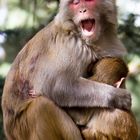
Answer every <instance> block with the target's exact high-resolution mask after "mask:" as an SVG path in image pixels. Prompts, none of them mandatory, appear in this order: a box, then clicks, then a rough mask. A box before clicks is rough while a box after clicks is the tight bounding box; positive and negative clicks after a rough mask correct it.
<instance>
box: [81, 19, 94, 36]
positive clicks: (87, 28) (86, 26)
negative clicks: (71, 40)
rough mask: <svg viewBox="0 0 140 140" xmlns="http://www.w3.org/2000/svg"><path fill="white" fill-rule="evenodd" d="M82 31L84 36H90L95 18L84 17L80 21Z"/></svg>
mask: <svg viewBox="0 0 140 140" xmlns="http://www.w3.org/2000/svg"><path fill="white" fill-rule="evenodd" d="M81 28H82V33H83V35H84V36H91V35H93V33H94V29H95V19H86V20H82V21H81Z"/></svg>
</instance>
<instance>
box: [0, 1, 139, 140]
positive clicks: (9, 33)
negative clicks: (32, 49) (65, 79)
mask: <svg viewBox="0 0 140 140" xmlns="http://www.w3.org/2000/svg"><path fill="white" fill-rule="evenodd" d="M117 5H118V23H119V26H118V35H119V37H120V39H121V40H122V41H123V43H124V44H125V47H126V48H127V50H128V55H127V56H126V57H125V60H126V62H127V64H128V66H129V70H130V75H129V77H128V80H127V88H128V89H129V90H130V91H131V92H132V99H133V100H132V101H133V106H132V109H133V112H134V114H135V116H136V119H137V122H138V125H139V128H140V0H125V1H122V0H118V1H117ZM57 9H58V0H24V1H23V0H0V97H1V95H2V90H3V84H4V79H5V77H6V74H7V72H8V70H9V68H10V66H11V63H12V62H13V60H14V58H15V56H16V55H17V53H18V52H19V51H20V49H21V48H22V47H23V46H24V44H25V43H26V42H27V41H28V40H29V39H30V38H31V37H32V36H33V35H34V34H35V33H36V32H37V31H38V30H40V29H41V28H43V27H44V26H45V25H47V23H48V22H50V21H51V20H52V19H53V17H54V16H55V14H56V12H57ZM0 99H1V98H0ZM11 102H12V101H11ZM0 140H5V137H4V134H3V125H2V112H0ZM139 140H140V138H139Z"/></svg>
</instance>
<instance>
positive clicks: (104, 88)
mask: <svg viewBox="0 0 140 140" xmlns="http://www.w3.org/2000/svg"><path fill="white" fill-rule="evenodd" d="M116 21H117V20H116V7H115V1H114V0H60V9H59V12H58V14H57V15H56V17H55V19H54V20H53V21H52V22H51V23H50V24H49V25H48V26H47V27H45V28H44V29H42V30H41V31H40V32H39V33H37V34H36V35H35V36H34V37H33V38H32V39H31V40H30V41H29V42H28V43H27V44H26V45H25V47H24V48H23V49H22V50H21V52H20V53H19V54H18V56H17V57H16V59H15V61H14V63H13V65H12V67H11V70H10V72H9V74H8V76H7V79H6V82H5V86H4V92H3V97H2V109H3V118H4V129H5V133H6V136H7V138H8V140H46V138H47V139H48V140H62V139H64V140H81V139H82V138H81V135H80V132H79V130H78V129H77V127H76V126H75V125H72V120H71V119H70V117H69V116H68V115H66V114H65V112H63V111H62V110H60V109H59V108H58V107H56V109H55V107H54V106H55V105H54V104H53V103H52V102H51V101H50V100H52V101H53V102H54V103H55V104H57V105H58V106H60V107H106V108H120V109H127V110H129V109H130V107H131V97H130V94H129V93H128V91H127V90H125V89H120V88H115V87H113V86H110V85H107V84H103V83H98V82H95V81H92V80H88V79H86V78H84V77H87V76H88V75H87V67H88V66H89V64H90V63H91V62H94V61H96V60H97V59H100V58H102V57H106V56H113V57H121V56H123V55H124V53H125V49H124V48H123V46H122V44H121V42H120V40H119V39H118V38H117V32H116ZM31 90H34V91H35V95H42V96H41V97H37V98H35V99H32V98H31V97H30V96H29V93H30V91H31ZM45 111H46V112H45ZM48 114H49V115H48ZM60 114H61V115H60ZM50 115H51V116H52V117H50ZM55 115H57V116H58V118H55V117H54V116H55ZM65 116H66V117H65ZM64 118H65V119H64ZM58 120H59V122H58ZM67 123H68V126H69V128H67V129H65V127H66V126H67V125H66V124H67ZM48 124H49V125H48Z"/></svg>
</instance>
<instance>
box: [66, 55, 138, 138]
mask: <svg viewBox="0 0 140 140" xmlns="http://www.w3.org/2000/svg"><path fill="white" fill-rule="evenodd" d="M89 74H90V75H92V76H91V77H90V78H89V79H90V80H94V81H98V82H102V83H106V84H109V85H112V86H114V87H117V88H125V79H126V77H127V74H128V67H127V66H126V64H125V63H124V61H123V60H122V59H120V58H110V57H108V58H103V59H101V60H99V61H98V62H97V63H96V64H95V65H94V67H93V65H91V66H90V67H89ZM97 94H98V93H97ZM66 112H67V113H68V114H69V115H70V116H71V117H72V119H73V120H74V122H76V124H77V125H78V126H79V127H80V128H81V132H82V135H83V137H84V139H85V140H93V139H94V140H136V139H137V136H138V128H137V124H136V120H135V117H134V116H133V114H132V112H129V111H126V110H120V109H114V108H112V109H107V108H70V109H66Z"/></svg>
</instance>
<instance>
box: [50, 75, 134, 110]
mask: <svg viewBox="0 0 140 140" xmlns="http://www.w3.org/2000/svg"><path fill="white" fill-rule="evenodd" d="M66 83H67V82H63V83H62V82H61V83H56V84H55V86H54V89H53V90H54V91H53V93H55V94H51V97H50V98H51V99H52V100H54V101H55V102H56V103H57V104H58V105H59V106H61V107H109V108H110V107H111V108H112V107H115V108H116V107H117V108H124V109H128V110H129V109H130V107H131V104H129V103H128V102H130V100H131V97H130V95H129V94H128V93H126V92H127V91H126V90H125V89H120V88H114V87H113V86H110V85H107V84H102V83H98V82H95V81H90V80H87V79H85V78H79V80H77V81H76V82H75V83H73V84H66ZM124 100H125V101H126V102H124ZM126 103H128V104H126Z"/></svg>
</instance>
